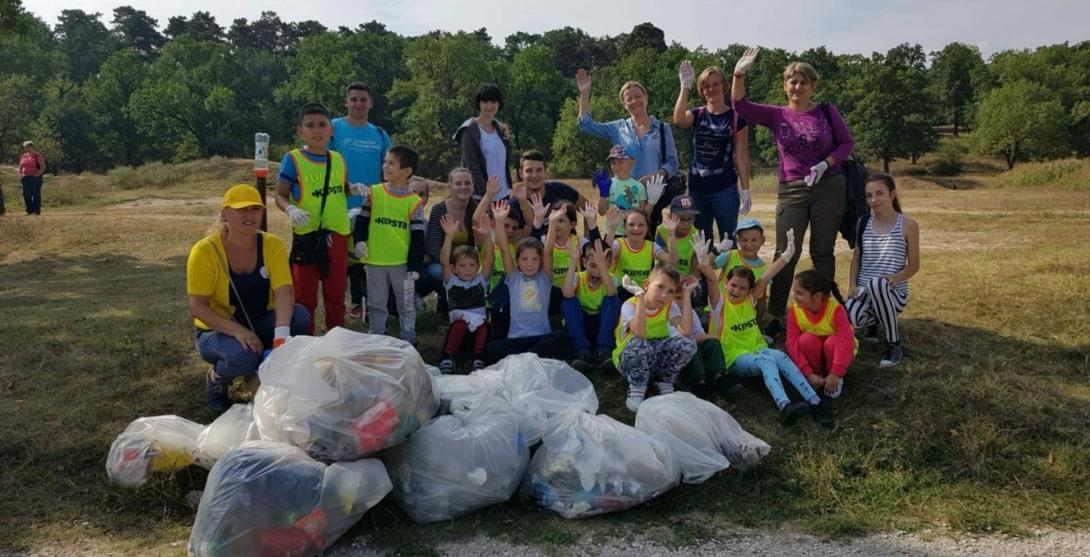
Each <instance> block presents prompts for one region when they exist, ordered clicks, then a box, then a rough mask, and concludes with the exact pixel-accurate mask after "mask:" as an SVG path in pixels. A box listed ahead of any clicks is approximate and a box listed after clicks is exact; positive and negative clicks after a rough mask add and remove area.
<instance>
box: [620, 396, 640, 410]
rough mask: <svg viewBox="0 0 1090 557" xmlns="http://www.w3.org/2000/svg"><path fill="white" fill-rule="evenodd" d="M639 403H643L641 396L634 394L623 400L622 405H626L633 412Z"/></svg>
mask: <svg viewBox="0 0 1090 557" xmlns="http://www.w3.org/2000/svg"><path fill="white" fill-rule="evenodd" d="M641 404H643V397H642V396H634V395H633V396H630V397H628V398H627V399H625V401H624V405H625V406H627V407H628V409H629V410H631V411H633V412H635V411H637V410H639V409H640V405H641Z"/></svg>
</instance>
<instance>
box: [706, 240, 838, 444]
mask: <svg viewBox="0 0 1090 557" xmlns="http://www.w3.org/2000/svg"><path fill="white" fill-rule="evenodd" d="M787 235H788V237H789V238H792V239H793V238H794V235H795V234H794V230H789V231H788V233H787ZM794 245H795V244H794V242H789V243H788V247H787V249H786V250H784V253H783V255H782V256H781V257H780V258H779V259H777V260H776V261H774V262H773V263H772V264H771V265H769V267H768V269H767V270H766V271H765V273H764V275H763V276H762V277H761V279H760V280H756V279H755V277H754V275H753V271H752V270H750V269H748V268H746V267H734V268H732V269H730V270H729V271H727V288H726V294H725V295H721V294H720V292H719V289H716V288H713V289H711V290H710V291H709V292H708V297H709V298H711V301H712V327H711V329H712V332H713V334H715V335H716V336H718V337H719V341H720V343H721V344H722V345H723V356H724V358H725V360H726V364H727V370H728V372H729V373H730V374H731V375H732V376H734V377H737V378H745V377H759V376H761V377H764V382H765V387H766V388H767V389H768V392H769V394H771V395H772V398H773V400H775V401H776V406H777V407H778V408H779V410H780V421H781V422H782V423H783V424H784V425H793V424H794V423H795V422H796V421H798V419H799V418H801V417H802V415H803V414H806V413H807V411H809V412H810V415H811V416H813V418H814V420H815V421H817V422H818V423H819V424H821V425H822V426H824V427H832V426H833V418H832V415H830V413H829V410H828V408H826V407H825V406H824V405H823V404H822V402H821V397H820V396H818V394H817V393H816V392H814V389H813V388H811V387H810V384H809V383H807V381H806V378H805V377H803V374H802V372H801V371H799V368H798V367H797V366H796V365H795V364H794V363H793V362H792V361H791V358H789V357H788V356H787V354H784V353H783V352H781V351H779V350H773V349H771V348H769V347H768V344H767V343H766V342H765V339H764V337H762V336H761V330H760V328H759V327H758V326H757V310H756V307H755V306H756V303H757V292H760V291H762V290H763V289H764V287H765V286H767V284H768V281H769V280H770V279H771V278H772V277H773V276H774V275H775V274H776V273H777V272H779V271H780V270H781V269H783V268H784V267H785V266H786V265H787V263H788V262H789V261H791V258H792V257H793V256H794V251H795V248H794ZM705 272H706V273H711V272H712V271H711V269H707V270H706V271H705ZM781 375H783V378H785V379H787V381H788V382H789V383H791V385H792V386H793V387H795V390H797V391H798V392H799V394H800V395H802V397H803V398H804V399H806V402H794V403H793V402H791V399H789V398H788V397H787V393H786V392H784V389H783V383H782V381H781V379H780V376H781Z"/></svg>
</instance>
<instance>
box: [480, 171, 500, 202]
mask: <svg viewBox="0 0 1090 557" xmlns="http://www.w3.org/2000/svg"><path fill="white" fill-rule="evenodd" d="M497 193H500V177H499V176H489V177H488V182H485V186H484V195H485V198H487V199H492V198H493V197H495V196H496V194H497Z"/></svg>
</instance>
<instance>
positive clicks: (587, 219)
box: [583, 201, 598, 230]
mask: <svg viewBox="0 0 1090 557" xmlns="http://www.w3.org/2000/svg"><path fill="white" fill-rule="evenodd" d="M583 222H584V223H586V225H587V228H588V229H590V230H593V229H595V228H598V205H596V204H594V203H591V202H590V201H587V204H586V205H584V206H583Z"/></svg>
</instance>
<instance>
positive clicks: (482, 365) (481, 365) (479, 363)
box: [473, 357, 487, 371]
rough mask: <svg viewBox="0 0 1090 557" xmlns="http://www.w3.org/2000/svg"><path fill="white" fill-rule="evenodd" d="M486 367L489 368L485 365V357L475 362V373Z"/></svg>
mask: <svg viewBox="0 0 1090 557" xmlns="http://www.w3.org/2000/svg"><path fill="white" fill-rule="evenodd" d="M486 366H487V364H485V363H484V358H483V357H482V358H477V359H475V360H473V371H478V370H482V369H484V368H485V367H486Z"/></svg>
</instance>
